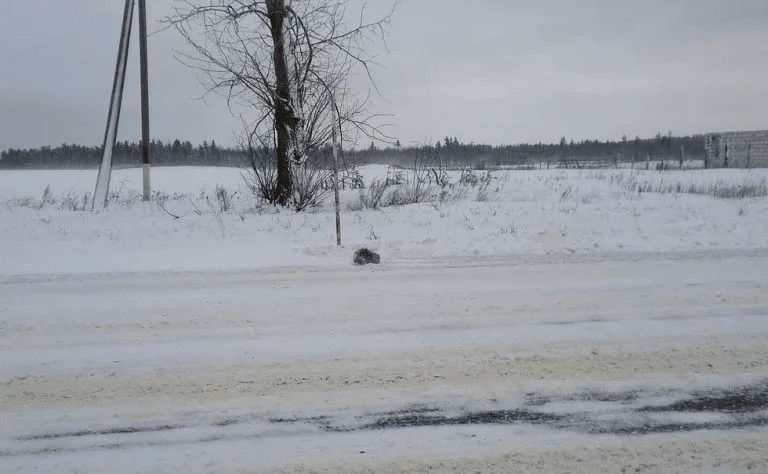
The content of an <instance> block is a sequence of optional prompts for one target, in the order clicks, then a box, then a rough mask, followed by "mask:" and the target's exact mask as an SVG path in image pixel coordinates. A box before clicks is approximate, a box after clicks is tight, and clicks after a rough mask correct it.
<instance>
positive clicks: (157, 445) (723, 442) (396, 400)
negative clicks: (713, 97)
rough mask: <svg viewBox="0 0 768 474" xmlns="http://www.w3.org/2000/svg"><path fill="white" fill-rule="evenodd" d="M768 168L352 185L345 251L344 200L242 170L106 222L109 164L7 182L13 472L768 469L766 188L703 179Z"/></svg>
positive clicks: (8, 450) (3, 349) (122, 177)
mask: <svg viewBox="0 0 768 474" xmlns="http://www.w3.org/2000/svg"><path fill="white" fill-rule="evenodd" d="M387 171H388V170H387V168H386V167H380V166H370V167H365V168H363V169H362V172H363V174H364V175H365V176H366V177H367V179H366V180H370V179H371V178H373V177H375V176H378V177H384V176H385V175H386V173H387ZM478 174H479V173H478ZM767 177H768V172H766V170H751V171H744V170H706V171H705V170H688V171H682V172H681V171H666V172H657V171H637V170H550V171H546V170H534V171H508V172H495V173H493V174H492V180H491V181H490V183H489V184H488V185H487V187H485V188H482V187H481V186H479V185H475V186H471V185H463V186H460V185H458V184H456V185H455V186H454V187H453V188H450V189H446V190H445V195H444V199H440V198H439V195H438V193H439V192H438V191H436V194H435V196H434V197H432V198H431V199H429V200H427V202H424V203H420V204H413V205H409V206H401V207H387V208H383V209H381V210H369V209H363V210H357V211H352V210H349V206H351V207H353V208H355V203H356V201H357V199H358V191H345V192H344V193H343V195H342V202H343V214H342V233H343V240H344V246H343V247H341V248H337V247H336V245H335V235H334V221H333V212H332V209H331V208H330V207H328V206H326V207H324V208H322V209H319V210H317V211H314V212H310V213H299V214H296V213H293V212H289V211H285V210H283V211H276V210H275V209H273V208H270V207H263V206H259V205H258V203H257V202H256V200H254V199H253V198H252V197H251V196H250V195H249V193H248V191H247V190H246V188H245V186H244V185H243V181H242V179H241V177H240V174H239V171H238V170H233V169H226V168H216V169H212V168H159V169H153V170H152V179H153V189H155V190H157V192H158V193H160V194H161V195H162V196H166V200H165V202H164V206H163V207H164V209H163V207H161V206H160V205H159V204H158V201H157V199H156V200H154V201H153V202H150V203H142V202H141V201H140V200H139V199H138V198H137V193H138V190H139V189H140V187H141V174H140V170H121V171H116V172H115V173H114V174H113V178H112V190H113V191H114V192H115V196H114V197H113V198H112V199H111V201H110V206H109V208H108V209H107V210H100V211H97V212H87V211H82V210H78V209H79V208H81V207H82V203H83V196H85V195H86V193H91V192H92V188H93V186H94V184H95V179H96V172H95V171H4V172H2V173H0V235H2V237H3V242H4V245H3V246H2V248H0V281H2V286H0V400H1V401H2V402H1V404H0V464H2V466H3V469H2V470H4V471H9V472H14V471H17V470H18V471H22V472H23V471H34V470H41V471H44V472H70V471H72V472H74V471H77V472H83V471H86V472H104V471H119V472H131V471H137V472H147V471H149V472H167V471H172V472H173V471H179V472H189V471H197V472H222V471H238V470H240V471H269V470H284V471H286V472H295V471H301V470H315V471H320V472H326V471H327V472H338V471H365V470H373V471H377V472H381V471H385V472H400V471H426V470H428V469H430V468H434V469H437V470H451V469H458V470H459V471H473V472H474V471H482V472H510V471H511V472H514V471H541V472H551V471H566V470H567V471H571V472H596V471H598V472H599V471H600V470H605V471H608V472H621V470H622V469H626V470H627V472H635V470H639V471H644V470H647V471H651V472H653V471H658V470H669V471H675V472H680V471H688V472H734V471H740V470H744V471H746V470H755V469H757V470H758V471H759V470H760V469H763V468H764V467H765V465H766V463H768V454H766V453H768V442H767V441H766V439H767V438H768V436H766V435H768V431H766V426H768V319H766V318H768V291H766V290H767V289H768V198H766V197H751V198H741V199H724V198H716V197H714V196H712V195H708V194H706V192H709V191H712V192H713V193H714V192H715V191H713V190H718V189H719V190H721V191H723V190H726V191H727V190H733V189H739V187H742V188H743V187H745V186H758V187H759V186H760V185H761V184H762V185H763V186H764V185H765V181H766V178H767ZM451 178H452V181H453V182H454V183H457V181H458V173H454V174H453V175H452V176H451ZM217 185H221V186H223V187H224V189H225V190H226V191H227V192H228V194H232V193H236V194H234V196H233V197H232V208H231V209H230V210H226V211H222V210H221V205H220V204H221V203H220V202H219V201H218V200H217V198H216V192H215V190H216V186H217ZM47 186H50V188H49V193H48V194H47V195H46V194H45V193H44V190H45V189H46V187H47ZM691 190H695V191H697V192H698V193H699V194H697V193H689V192H684V191H691ZM700 193H705V194H700ZM160 202H163V199H161V200H160ZM73 209H74V210H73ZM171 214H173V215H176V216H180V217H179V218H174V217H172V216H171ZM363 245H365V246H368V247H370V248H373V249H375V250H377V251H379V252H380V253H381V255H382V264H381V265H378V266H366V267H356V266H353V265H352V264H351V254H352V251H353V250H354V249H356V248H358V247H359V246H363Z"/></svg>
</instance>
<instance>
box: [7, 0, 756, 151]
mask: <svg viewBox="0 0 768 474" xmlns="http://www.w3.org/2000/svg"><path fill="white" fill-rule="evenodd" d="M123 3H124V2H123V1H122V0H66V1H63V0H0V150H4V149H7V148H28V147H37V146H40V145H54V146H55V145H59V144H61V143H65V142H66V143H78V144H84V145H100V144H101V142H102V140H103V134H104V127H105V120H106V116H107V110H108V102H109V95H110V90H111V87H112V76H113V74H114V63H115V57H116V54H117V43H118V37H119V31H120V23H121V20H122V9H123ZM147 3H148V9H149V17H150V18H149V29H150V31H157V30H159V29H160V24H159V23H158V22H157V21H156V20H155V19H157V18H160V17H163V16H165V15H167V14H169V13H170V8H171V6H172V5H174V4H176V5H178V4H180V2H179V0H148V2H147ZM388 3H389V2H388V1H384V0H381V1H379V0H371V1H370V2H369V7H368V10H367V12H368V13H369V14H370V15H371V17H374V16H375V15H377V14H379V13H381V12H382V11H384V10H385V8H384V7H385V6H386V5H387V4H388ZM359 4H360V2H359V1H357V0H356V1H353V2H350V6H349V10H354V9H356V8H358V5H359ZM766 25H768V2H766V1H764V0H755V1H743V0H677V1H675V0H668V1H660V0H643V1H621V0H605V1H598V0H591V1H568V0H543V1H542V0H539V1H536V2H532V1H527V2H521V1H515V0H402V3H401V4H400V7H399V9H398V10H397V12H396V14H395V17H394V19H393V22H392V25H391V29H390V31H389V36H388V49H389V51H388V52H387V51H384V50H383V48H381V47H380V46H374V47H373V48H372V50H373V51H374V52H376V54H377V55H378V57H377V59H378V62H379V63H381V65H382V67H381V68H379V69H377V70H376V71H375V72H376V75H375V77H376V81H377V85H378V89H379V91H380V93H381V97H379V98H377V99H376V108H375V111H376V112H378V113H382V114H392V117H389V118H387V120H386V122H387V123H390V124H391V126H388V127H387V128H386V129H385V131H386V132H387V133H388V134H390V135H392V136H395V137H397V138H399V139H400V141H401V143H402V144H404V145H406V144H411V143H424V142H434V141H436V140H439V139H441V138H443V137H445V136H446V135H448V136H451V137H453V136H455V137H457V138H458V139H459V140H460V141H462V142H470V141H474V142H476V143H489V144H494V145H497V144H504V143H507V144H513V143H519V142H522V141H526V142H538V141H543V142H555V141H557V140H558V139H559V137H560V136H563V135H565V136H566V137H568V139H574V140H581V139H583V138H590V139H593V138H599V139H603V140H604V139H607V138H610V139H620V138H621V135H622V134H626V135H627V136H629V137H630V138H632V137H634V136H635V135H640V136H643V137H648V136H653V135H655V134H656V133H657V132H662V133H666V132H667V131H668V130H672V132H673V133H674V134H676V135H679V134H691V133H701V132H706V131H714V130H742V129H744V130H748V129H766V128H768V33H766V29H765V28H766ZM137 31H138V28H137V27H136V26H135V27H134V36H133V38H132V44H131V48H132V49H131V52H132V58H131V59H130V66H129V70H128V78H127V79H126V90H125V96H124V105H123V113H122V115H121V123H120V134H119V139H120V140H126V139H127V140H130V141H138V140H139V138H140V120H139V91H138V58H137V56H136V54H137V52H138V40H137V37H136V33H137ZM149 48H150V65H149V67H150V108H151V127H152V137H153V138H157V139H161V140H163V141H168V140H171V139H174V138H182V139H188V140H190V141H192V142H193V143H194V144H198V143H201V142H202V141H203V140H208V141H210V140H212V139H213V140H216V142H217V143H220V144H222V145H226V144H231V143H232V141H233V130H234V129H239V128H240V127H241V125H240V121H239V119H237V118H233V117H232V116H231V115H230V113H229V112H228V110H227V109H226V106H225V104H224V101H223V99H221V98H220V97H217V96H215V95H209V96H207V98H206V100H205V101H203V100H201V99H200V96H201V95H202V94H203V92H204V89H203V87H202V86H201V85H200V83H199V81H198V73H197V72H196V71H194V70H190V69H188V68H187V67H185V66H183V65H182V64H180V63H179V62H178V61H177V60H176V59H174V56H173V49H174V48H175V49H183V48H184V44H183V43H182V42H181V41H180V39H179V38H178V35H177V34H176V32H175V31H174V30H168V31H163V32H159V33H157V34H154V35H153V36H152V37H151V38H150V40H149Z"/></svg>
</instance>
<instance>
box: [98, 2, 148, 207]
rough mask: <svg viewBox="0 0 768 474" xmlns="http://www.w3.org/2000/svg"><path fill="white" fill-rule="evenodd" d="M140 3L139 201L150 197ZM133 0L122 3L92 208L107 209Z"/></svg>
mask: <svg viewBox="0 0 768 474" xmlns="http://www.w3.org/2000/svg"><path fill="white" fill-rule="evenodd" d="M138 2H139V60H140V69H141V137H142V139H141V141H142V148H141V152H142V153H141V154H142V165H143V175H144V192H143V195H142V200H144V201H148V200H149V198H150V187H149V78H148V73H147V69H148V68H147V8H146V0H138ZM135 4H136V1H135V0H125V11H124V12H123V27H122V30H121V33H120V47H119V48H118V52H117V63H116V64H115V78H114V82H113V83H112V96H111V98H110V101H109V114H108V115H107V129H106V131H105V132H104V152H103V154H102V157H101V165H100V166H99V175H98V178H97V179H96V190H95V191H94V193H93V202H92V203H91V209H95V208H96V206H97V205H98V206H102V207H107V193H108V192H109V180H110V177H111V175H112V151H113V149H114V147H115V140H116V139H117V125H118V123H119V122H120V107H121V106H122V102H123V89H124V85H125V71H126V69H127V67H128V46H129V45H130V40H131V24H132V23H133V10H134V5H135Z"/></svg>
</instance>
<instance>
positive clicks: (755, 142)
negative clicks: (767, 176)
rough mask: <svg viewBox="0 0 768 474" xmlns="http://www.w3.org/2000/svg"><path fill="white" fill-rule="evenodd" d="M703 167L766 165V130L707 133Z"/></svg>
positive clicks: (751, 166)
mask: <svg viewBox="0 0 768 474" xmlns="http://www.w3.org/2000/svg"><path fill="white" fill-rule="evenodd" d="M704 140H705V141H704V149H705V155H704V156H705V158H704V167H705V168H766V167H768V130H755V131H752V132H718V133H707V134H706V136H705V138H704Z"/></svg>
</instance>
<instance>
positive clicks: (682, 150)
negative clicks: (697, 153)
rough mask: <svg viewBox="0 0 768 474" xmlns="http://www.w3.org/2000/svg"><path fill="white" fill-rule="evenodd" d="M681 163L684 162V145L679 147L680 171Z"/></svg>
mask: <svg viewBox="0 0 768 474" xmlns="http://www.w3.org/2000/svg"><path fill="white" fill-rule="evenodd" d="M683 161H685V145H680V169H683Z"/></svg>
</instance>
